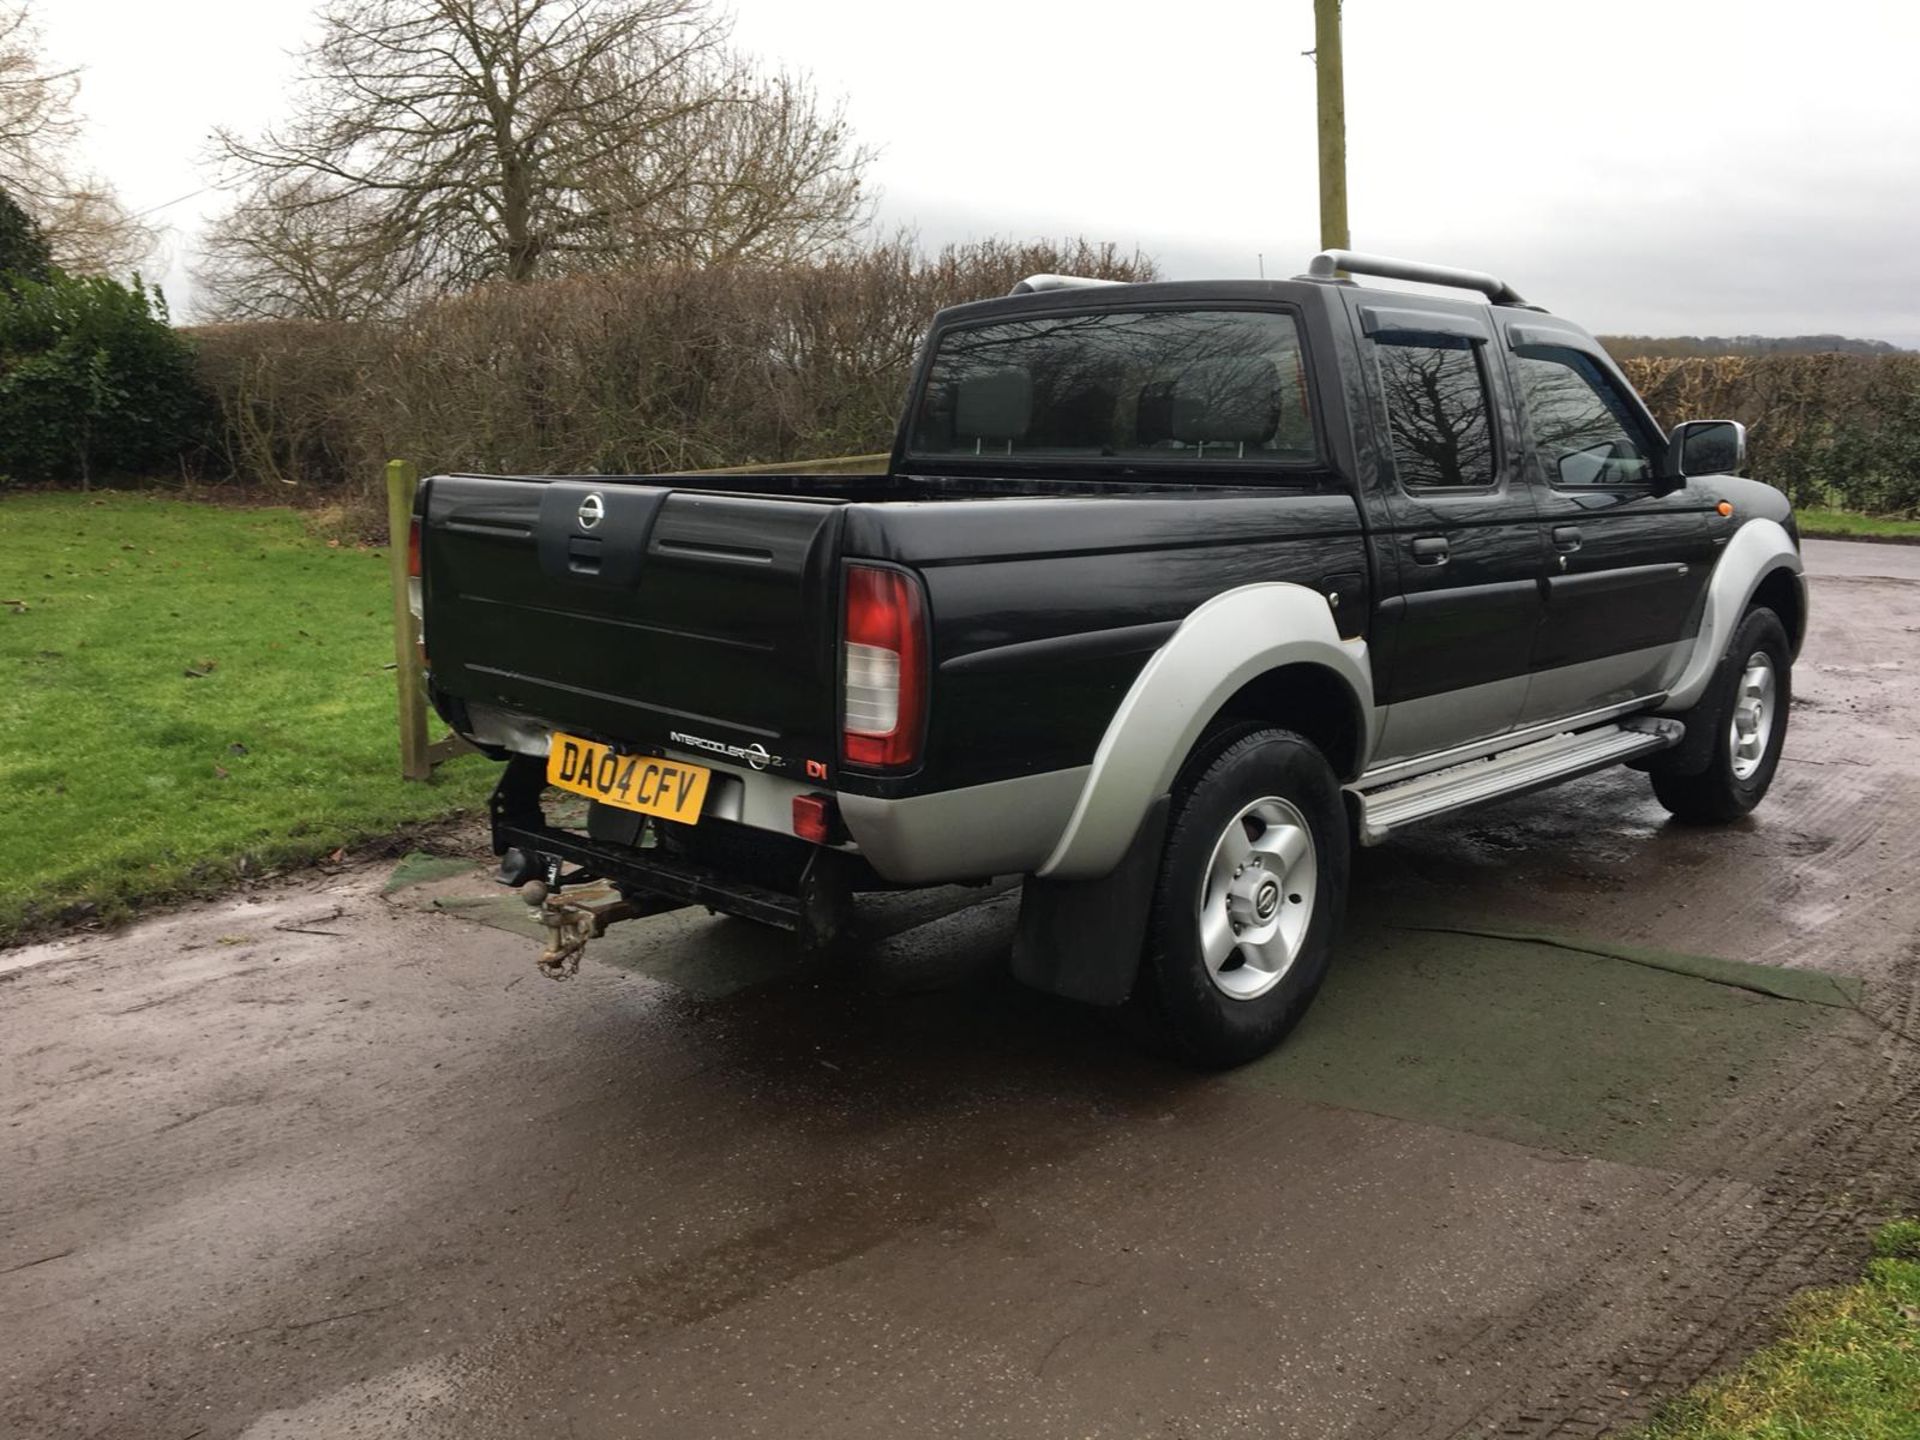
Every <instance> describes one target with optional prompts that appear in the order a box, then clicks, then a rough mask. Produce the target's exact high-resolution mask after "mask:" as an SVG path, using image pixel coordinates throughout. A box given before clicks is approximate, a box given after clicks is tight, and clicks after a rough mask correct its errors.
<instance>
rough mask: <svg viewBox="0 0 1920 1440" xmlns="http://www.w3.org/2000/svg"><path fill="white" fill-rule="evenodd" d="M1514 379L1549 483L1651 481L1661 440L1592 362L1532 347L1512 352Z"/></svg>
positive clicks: (1548, 348) (1572, 354) (1550, 348)
mask: <svg viewBox="0 0 1920 1440" xmlns="http://www.w3.org/2000/svg"><path fill="white" fill-rule="evenodd" d="M1513 379H1514V385H1515V386H1516V388H1518V390H1519V392H1520V403H1521V406H1522V408H1523V409H1524V410H1525V411H1526V416H1527V426H1528V429H1529V431H1530V433H1531V435H1532V437H1533V443H1534V445H1535V447H1536V448H1537V449H1538V450H1539V452H1540V461H1541V463H1542V464H1543V465H1544V466H1545V467H1546V471H1547V480H1548V482H1549V483H1550V484H1554V485H1565V486H1568V487H1573V488H1579V487H1584V486H1589V485H1644V484H1647V483H1649V482H1651V481H1652V479H1653V471H1654V457H1655V454H1656V451H1657V448H1658V445H1659V441H1658V439H1657V438H1656V437H1655V436H1653V435H1652V434H1651V433H1650V432H1649V431H1648V429H1647V426H1646V424H1645V422H1644V421H1643V420H1642V419H1641V418H1640V416H1639V415H1637V414H1636V413H1635V412H1634V410H1633V407H1632V406H1631V405H1630V404H1629V403H1628V402H1627V399H1626V397H1625V396H1624V395H1622V394H1621V393H1620V391H1619V388H1618V386H1616V385H1615V383H1614V380H1613V377H1612V376H1610V375H1608V374H1607V373H1606V371H1604V370H1602V369H1601V368H1600V366H1599V365H1597V364H1596V363H1595V362H1594V360H1593V357H1592V356H1590V355H1583V354H1581V353H1580V352H1579V351H1578V350H1563V349H1560V348H1559V347H1557V346H1529V347H1528V348H1527V349H1526V350H1524V351H1520V350H1516V351H1514V352H1513Z"/></svg>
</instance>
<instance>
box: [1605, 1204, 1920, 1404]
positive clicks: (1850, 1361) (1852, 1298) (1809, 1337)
mask: <svg viewBox="0 0 1920 1440" xmlns="http://www.w3.org/2000/svg"><path fill="white" fill-rule="evenodd" d="M1874 1255H1875V1258H1874V1259H1873V1261H1872V1262H1871V1263H1870V1264H1869V1266H1868V1268H1867V1276H1866V1279H1864V1280H1862V1281H1861V1282H1860V1283H1859V1284H1858V1285H1854V1286H1850V1287H1848V1288H1847V1289H1844V1290H1819V1291H1814V1292H1813V1293H1811V1294H1807V1295H1803V1296H1801V1297H1800V1299H1799V1300H1798V1301H1797V1302H1796V1303H1795V1305H1794V1307H1793V1309H1792V1310H1791V1311H1790V1312H1789V1314H1788V1317H1787V1327H1786V1334H1785V1335H1784V1336H1783V1337H1782V1338H1781V1339H1780V1340H1779V1341H1778V1342H1777V1343H1776V1344H1774V1345H1771V1346H1769V1347H1768V1348H1767V1349H1765V1350H1762V1351H1761V1352H1760V1353H1759V1354H1758V1355H1755V1356H1754V1357H1753V1358H1752V1359H1751V1360H1749V1361H1747V1363H1746V1364H1745V1365H1743V1366H1742V1367H1741V1368H1740V1369H1739V1370H1737V1371H1735V1372H1734V1373H1733V1374H1732V1375H1729V1376H1727V1377H1726V1378H1724V1379H1721V1380H1714V1381H1710V1382H1708V1383H1707V1384H1705V1385H1703V1386H1701V1387H1700V1388H1699V1389H1698V1390H1696V1391H1695V1392H1694V1393H1693V1394H1691V1395H1689V1396H1687V1397H1686V1398H1684V1399H1682V1400H1679V1401H1677V1402H1675V1403H1674V1404H1672V1405H1670V1406H1668V1407H1667V1409H1666V1410H1665V1411H1664V1412H1663V1413H1662V1415H1661V1416H1660V1418H1659V1419H1657V1420H1656V1421H1654V1423H1653V1424H1651V1425H1649V1426H1646V1427H1645V1428H1644V1429H1640V1430H1635V1431H1633V1432H1631V1440H1913V1437H1915V1436H1920V1221H1912V1220H1907V1221H1902V1222H1900V1223H1898V1224H1895V1225H1889V1226H1888V1227H1887V1228H1886V1229H1884V1230H1882V1231H1881V1232H1880V1235H1879V1237H1878V1239H1877V1240H1876V1241H1875V1242H1874ZM1622 1440H1628V1437H1622Z"/></svg>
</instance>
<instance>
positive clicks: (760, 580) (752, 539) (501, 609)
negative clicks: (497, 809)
mask: <svg viewBox="0 0 1920 1440" xmlns="http://www.w3.org/2000/svg"><path fill="white" fill-rule="evenodd" d="M669 483H670V482H669ZM841 514H842V509H841V506H840V505H838V504H834V503H828V502H822V501H818V500H801V499H791V498H778V499H774V498H761V497H758V496H745V495H712V494H703V493H700V492H698V491H676V490H673V489H670V488H665V487H664V486H655V485H648V484H646V483H644V482H636V481H622V480H612V479H605V480H603V479H584V480H576V479H566V480H524V479H501V478H496V477H486V476H468V475H441V476H436V477H434V478H433V479H432V480H431V481H430V482H428V485H427V488H426V500H425V516H424V521H425V526H424V529H425V534H424V536H423V543H422V547H421V550H422V566H423V580H424V582H425V584H424V588H425V603H426V645H427V653H428V656H429V662H430V666H431V669H432V673H433V679H434V683H435V685H436V686H437V687H438V688H439V689H441V690H442V691H444V692H446V693H447V694H450V695H455V696H459V697H461V698H463V699H466V700H469V701H479V702H483V703H487V704H494V705H499V706H502V707H505V708H506V709H509V710H515V711H519V712H521V713H522V714H527V715H532V716H536V717H538V718H540V719H542V720H546V721H549V722H551V723H553V724H555V725H557V726H560V727H561V728H567V729H573V730H579V731H584V732H586V733H587V734H589V735H593V736H599V737H602V738H605V739H609V740H615V741H631V742H635V743H641V744H655V745H674V746H677V747H680V748H683V749H688V750H693V751H696V752H697V751H702V750H704V751H706V752H707V753H709V754H714V755H715V756H716V757H717V758H721V759H727V758H734V759H747V760H748V761H749V762H750V763H753V762H757V763H755V764H754V768H756V769H772V770H777V771H782V772H792V773H796V774H797V773H801V772H802V770H803V764H804V761H805V760H807V759H814V760H818V761H823V762H830V761H831V759H832V757H833V756H834V755H835V753H836V746H835V744H834V738H835V734H836V730H835V724H836V718H837V717H836V706H837V700H838V694H839V684H838V675H837V666H836V664H835V660H836V657H837V653H838V647H837V641H838V619H837V616H838V608H839V578H838V574H837V567H836V563H835V561H836V552H837V548H838V539H839V530H840V517H841ZM676 737H684V738H676ZM755 747H757V748H755ZM728 751H734V752H738V751H747V752H748V753H747V754H746V755H740V754H738V753H735V754H733V755H732V756H731V757H729V755H728V753H727V752H728ZM761 752H764V754H765V758H763V756H762V753H761Z"/></svg>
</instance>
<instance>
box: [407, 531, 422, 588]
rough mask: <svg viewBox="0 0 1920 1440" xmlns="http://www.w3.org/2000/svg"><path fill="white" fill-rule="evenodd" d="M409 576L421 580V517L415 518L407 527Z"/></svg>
mask: <svg viewBox="0 0 1920 1440" xmlns="http://www.w3.org/2000/svg"><path fill="white" fill-rule="evenodd" d="M407 575H408V577H409V578H410V579H414V580H418V579H419V578H420V517H419V516H418V515H416V516H414V517H413V520H412V523H410V524H409V525H408V526H407Z"/></svg>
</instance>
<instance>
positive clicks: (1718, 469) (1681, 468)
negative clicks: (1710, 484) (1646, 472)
mask: <svg viewBox="0 0 1920 1440" xmlns="http://www.w3.org/2000/svg"><path fill="white" fill-rule="evenodd" d="M1746 464H1747V427H1746V426H1744V425H1742V424H1741V423H1740V422H1739V421H1738V420H1688V421H1684V422H1683V423H1681V424H1679V425H1676V426H1674V427H1673V434H1672V436H1671V437H1670V438H1669V439H1668V441H1667V472H1668V473H1669V474H1670V475H1673V476H1676V477H1685V476H1688V475H1737V474H1739V473H1740V472H1741V471H1742V470H1744V469H1745V468H1746Z"/></svg>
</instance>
